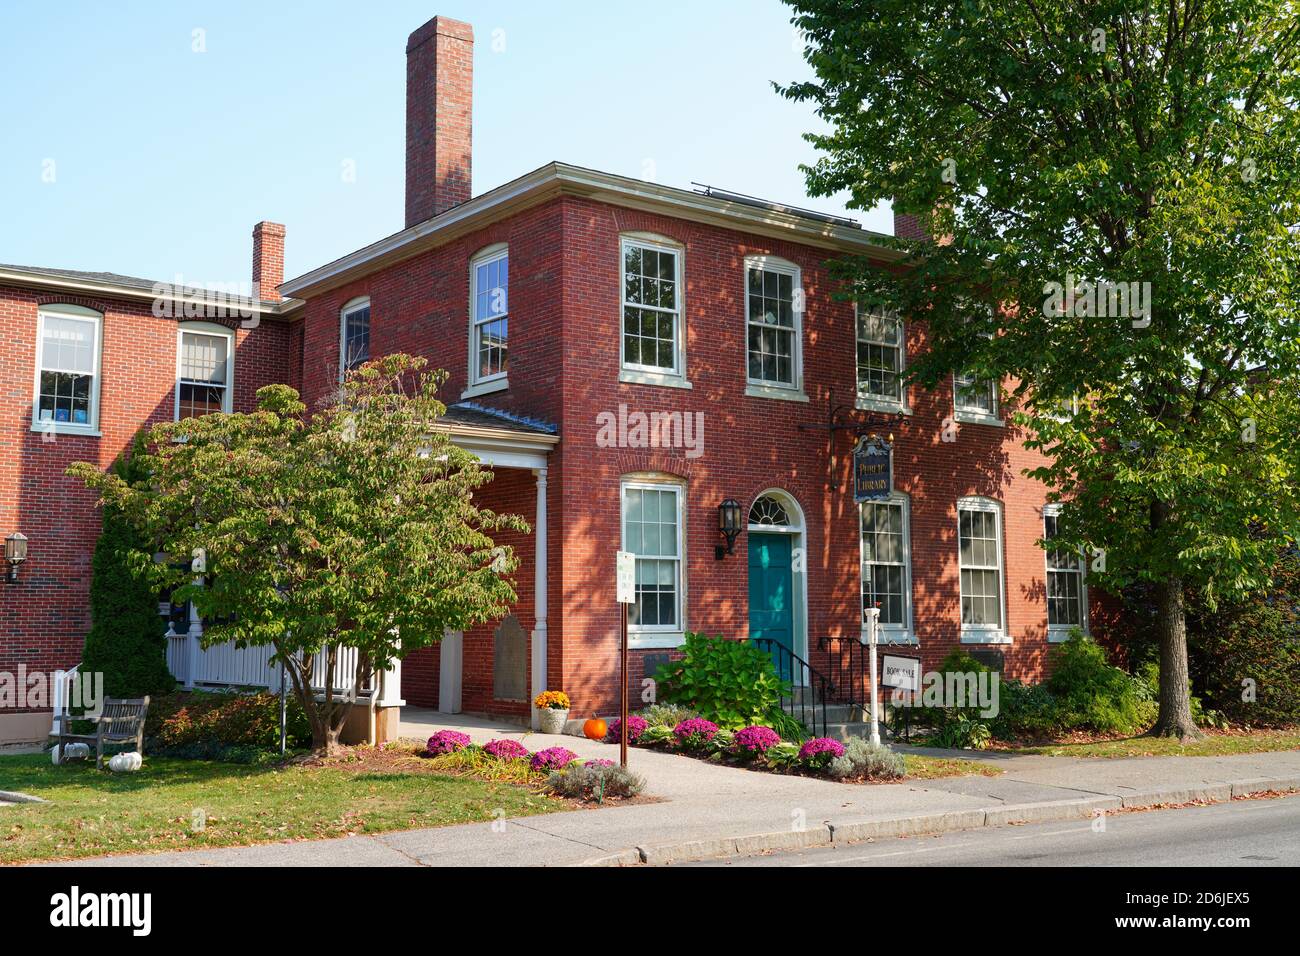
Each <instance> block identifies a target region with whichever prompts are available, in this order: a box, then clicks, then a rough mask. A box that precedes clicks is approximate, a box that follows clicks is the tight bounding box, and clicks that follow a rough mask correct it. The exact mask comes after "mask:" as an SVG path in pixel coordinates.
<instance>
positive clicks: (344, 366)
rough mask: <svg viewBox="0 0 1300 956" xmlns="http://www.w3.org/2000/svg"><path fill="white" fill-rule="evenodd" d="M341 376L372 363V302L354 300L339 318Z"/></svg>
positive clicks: (345, 307) (346, 306) (344, 307)
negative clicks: (359, 366)
mask: <svg viewBox="0 0 1300 956" xmlns="http://www.w3.org/2000/svg"><path fill="white" fill-rule="evenodd" d="M339 356H340V358H341V363H340V369H339V373H340V375H343V374H346V373H347V372H349V371H351V370H352V369H354V368H356V367H357V366H358V365H363V364H365V363H366V362H369V361H370V300H369V299H366V298H362V299H353V300H352V301H351V302H349V303H348V304H347V305H345V306H343V311H342V313H340V316H339Z"/></svg>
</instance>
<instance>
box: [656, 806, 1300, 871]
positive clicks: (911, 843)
mask: <svg viewBox="0 0 1300 956" xmlns="http://www.w3.org/2000/svg"><path fill="white" fill-rule="evenodd" d="M1104 823H1105V829H1104V830H1098V829H1095V828H1094V825H1093V823H1092V822H1091V821H1087V820H1081V821H1078V822H1074V821H1062V822H1059V823H1036V824H1026V825H1024V826H1008V827H988V828H984V829H978V830H960V831H957V832H954V833H946V834H942V835H939V836H932V837H925V836H920V837H905V838H890V839H885V840H880V841H877V842H874V843H857V844H846V845H843V846H838V847H835V846H831V847H814V848H812V849H807V850H795V851H791V852H783V853H771V854H764V855H761V856H754V857H746V858H742V859H730V860H708V861H703V862H699V863H684V864H680V865H682V866H872V865H882V866H1198V867H1201V866H1300V796H1296V797H1280V798H1277V799H1262V800H1233V801H1231V802H1228V803H1216V804H1212V805H1210V806H1204V807H1185V808H1181V809H1176V810H1147V811H1142V812H1139V813H1119V814H1113V815H1111V816H1108V817H1106V818H1105V820H1104Z"/></svg>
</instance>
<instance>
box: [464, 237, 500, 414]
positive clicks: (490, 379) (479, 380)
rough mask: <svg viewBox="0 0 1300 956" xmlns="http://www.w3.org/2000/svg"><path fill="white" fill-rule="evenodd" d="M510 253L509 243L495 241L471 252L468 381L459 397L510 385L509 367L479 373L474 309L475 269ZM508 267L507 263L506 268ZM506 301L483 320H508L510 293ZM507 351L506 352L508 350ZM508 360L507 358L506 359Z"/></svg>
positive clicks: (476, 274) (475, 292)
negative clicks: (503, 308) (502, 308)
mask: <svg viewBox="0 0 1300 956" xmlns="http://www.w3.org/2000/svg"><path fill="white" fill-rule="evenodd" d="M509 256H510V246H509V244H508V243H504V242H498V243H494V244H493V245H490V246H488V247H487V248H486V249H481V250H479V251H478V252H477V253H475V254H474V257H473V258H471V259H470V260H469V362H468V364H469V377H468V378H467V379H465V381H467V382H468V383H469V385H468V387H466V389H465V391H464V392H462V393H461V396H460V397H461V398H473V397H474V396H476V395H489V394H491V393H492V392H503V391H505V390H506V389H507V388H509V387H510V369H509V368H508V367H507V368H506V369H504V370H502V371H500V372H493V373H492V374H491V375H482V376H480V375H479V374H478V327H479V325H480V323H479V322H478V320H477V316H476V315H475V314H474V310H475V308H476V306H477V303H478V270H479V267H480V266H485V265H487V264H488V263H490V262H494V261H496V260H497V259H506V258H508V257H509ZM508 269H509V266H507V270H508ZM509 282H510V273H509V271H507V272H506V283H507V289H509ZM506 296H507V304H506V311H505V312H503V313H502V314H501V315H494V316H492V317H491V318H490V319H486V320H484V324H485V323H486V322H491V321H495V320H496V319H500V318H504V319H506V320H507V321H508V320H509V318H510V306H509V292H508V291H507V293H506ZM509 347H510V344H509V337H507V339H506V348H507V349H509ZM507 354H509V353H508V352H507ZM507 361H508V360H507Z"/></svg>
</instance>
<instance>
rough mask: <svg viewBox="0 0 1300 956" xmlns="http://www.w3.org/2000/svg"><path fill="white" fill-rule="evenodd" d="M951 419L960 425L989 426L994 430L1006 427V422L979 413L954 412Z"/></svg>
mask: <svg viewBox="0 0 1300 956" xmlns="http://www.w3.org/2000/svg"><path fill="white" fill-rule="evenodd" d="M952 417H953V419H954V420H955V421H957V422H958V423H960V424H962V425H991V426H993V427H994V428H1003V427H1005V425H1006V422H1004V421H1003V420H1002V419H1000V418H998V417H997V416H996V415H985V414H983V413H981V412H963V411H954V412H953V416H952Z"/></svg>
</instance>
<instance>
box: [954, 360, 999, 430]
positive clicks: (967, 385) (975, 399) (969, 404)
mask: <svg viewBox="0 0 1300 956" xmlns="http://www.w3.org/2000/svg"><path fill="white" fill-rule="evenodd" d="M952 407H953V411H955V412H956V413H957V417H958V418H959V419H961V418H963V417H965V418H966V419H968V420H974V421H977V422H978V421H994V420H996V419H997V417H998V383H997V382H996V381H994V380H993V379H991V378H976V377H975V376H974V375H967V374H965V373H960V372H959V373H957V374H956V375H953V377H952Z"/></svg>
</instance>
